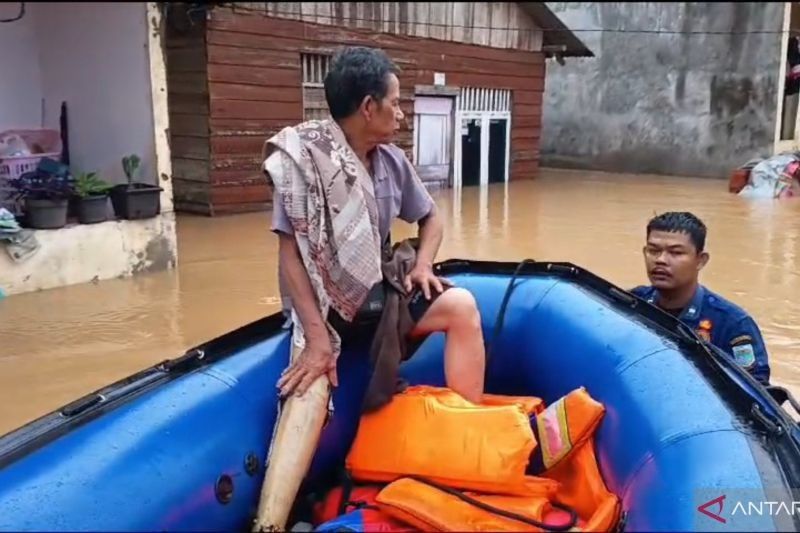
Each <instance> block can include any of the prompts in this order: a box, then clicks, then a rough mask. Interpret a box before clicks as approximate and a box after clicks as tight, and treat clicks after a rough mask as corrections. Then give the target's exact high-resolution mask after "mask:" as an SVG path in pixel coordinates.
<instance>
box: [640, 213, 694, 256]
mask: <svg viewBox="0 0 800 533" xmlns="http://www.w3.org/2000/svg"><path fill="white" fill-rule="evenodd" d="M651 231H666V232H669V233H686V234H687V235H689V239H690V240H691V241H692V244H694V247H695V248H696V249H697V251H698V252H702V251H703V249H705V246H706V225H705V224H703V221H702V220H700V219H699V218H697V217H696V216H694V215H693V214H692V213H688V212H685V211H681V212H675V211H672V212H669V213H662V214H660V215H658V216H656V217H654V218H653V219H652V220H650V222H649V223H648V224H647V236H648V237H649V236H650V232H651Z"/></svg>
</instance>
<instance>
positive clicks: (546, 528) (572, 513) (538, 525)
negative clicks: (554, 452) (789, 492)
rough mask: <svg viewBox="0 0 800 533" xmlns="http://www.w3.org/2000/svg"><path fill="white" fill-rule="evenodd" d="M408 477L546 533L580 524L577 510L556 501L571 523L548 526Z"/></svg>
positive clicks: (429, 482) (427, 480)
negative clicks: (546, 532)
mask: <svg viewBox="0 0 800 533" xmlns="http://www.w3.org/2000/svg"><path fill="white" fill-rule="evenodd" d="M408 477H409V478H410V479H413V480H415V481H419V482H420V483H424V484H425V485H429V486H431V487H433V488H435V489H438V490H440V491H442V492H446V493H447V494H450V495H451V496H455V497H456V498H458V499H459V500H461V501H463V502H464V503H467V504H469V505H472V506H473V507H477V508H478V509H481V510H483V511H486V512H487V513H492V514H496V515H497V516H502V517H503V518H508V519H510V520H516V521H518V522H522V523H524V524H528V525H529V526H533V527H536V528H539V529H542V530H544V531H569V530H570V529H572V528H573V527H575V525H576V524H577V523H578V514H577V513H576V512H575V510H574V509H572V508H571V507H568V506H566V505H564V504H562V503H559V502H556V501H552V502H550V505H552V506H553V508H554V509H560V510H561V511H564V512H565V513H567V514H568V515H569V521H567V522H566V523H564V524H546V523H544V522H539V521H538V520H534V519H533V518H529V517H527V516H523V515H521V514H517V513H514V512H512V511H506V510H505V509H500V508H497V507H494V506H493V505H489V504H488V503H484V502H482V501H480V500H476V499H475V498H472V497H471V496H467V495H466V494H464V493H463V492H461V491H460V490H457V489H453V488H450V487H447V486H444V485H440V484H439V483H436V482H434V481H431V480H429V479H425V478H422V477H417V476H408Z"/></svg>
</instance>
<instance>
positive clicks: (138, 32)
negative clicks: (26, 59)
mask: <svg viewBox="0 0 800 533" xmlns="http://www.w3.org/2000/svg"><path fill="white" fill-rule="evenodd" d="M28 9H29V11H30V12H31V13H32V14H33V15H34V18H35V20H36V30H37V37H38V44H39V55H40V58H41V72H42V80H43V88H44V90H43V92H44V98H45V124H46V126H47V127H51V128H55V129H58V125H59V116H60V110H61V102H63V101H66V102H67V112H68V114H69V135H70V139H69V144H70V155H71V163H72V166H73V167H74V168H75V169H78V170H84V171H99V173H100V175H101V176H102V177H103V178H104V179H106V180H107V181H111V182H115V183H121V182H124V181H125V174H124V173H123V171H122V164H121V160H122V157H123V156H125V155H128V154H131V153H136V154H139V157H140V158H141V159H142V166H141V170H140V175H139V179H141V180H143V181H149V182H151V183H156V166H155V140H154V137H153V114H152V100H151V96H150V71H149V61H148V50H147V19H146V4H145V3H143V2H142V3H134V2H132V3H124V2H121V3H110V2H104V3H67V2H65V3H61V4H58V3H54V2H44V3H41V4H38V3H29V4H28Z"/></svg>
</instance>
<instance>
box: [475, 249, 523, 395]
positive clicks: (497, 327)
mask: <svg viewBox="0 0 800 533" xmlns="http://www.w3.org/2000/svg"><path fill="white" fill-rule="evenodd" d="M533 263H536V261H535V260H533V259H523V260H522V261H520V262H519V264H518V265H517V268H516V269H515V270H514V274H513V275H512V276H511V281H510V282H509V283H508V287H506V292H505V294H504V295H503V302H502V303H501V304H500V310H499V311H498V312H497V319H495V323H494V332H493V333H492V340H491V343H490V344H489V347H488V349H487V350H486V366H485V368H484V380H486V379H488V377H489V366H490V363H491V360H492V357H493V356H494V352H495V348H496V347H497V342H498V341H499V340H500V332H501V331H502V329H503V324H504V323H505V320H506V310H507V308H508V302H509V300H511V293H512V292H514V282H515V281H516V280H517V276H519V274H520V272H522V268H523V267H524V266H525V265H527V264H533Z"/></svg>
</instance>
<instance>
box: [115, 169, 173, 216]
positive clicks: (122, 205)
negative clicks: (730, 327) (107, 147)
mask: <svg viewBox="0 0 800 533" xmlns="http://www.w3.org/2000/svg"><path fill="white" fill-rule="evenodd" d="M140 164H141V160H140V159H139V156H138V155H136V154H132V155H129V156H125V157H123V158H122V170H123V171H124V172H125V177H126V178H127V180H128V183H126V184H123V185H117V186H115V187H114V188H112V189H111V203H112V204H113V205H114V213H116V215H117V217H118V218H124V219H139V218H152V217H154V216H156V215H158V214H159V213H160V212H161V191H162V189H161V187H159V186H158V185H150V184H149V183H143V182H137V181H134V176H136V174H137V172H138V171H139V165H140Z"/></svg>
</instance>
